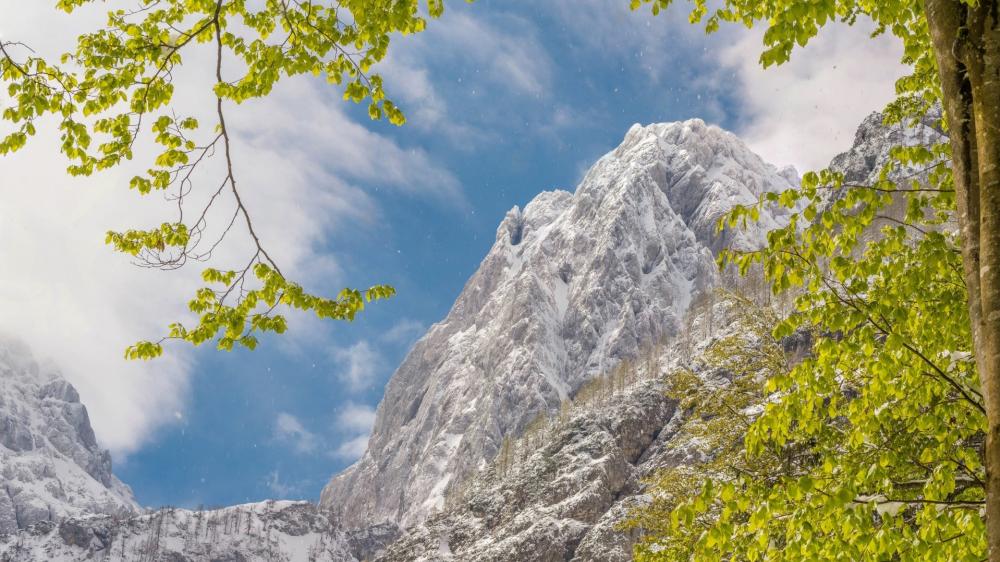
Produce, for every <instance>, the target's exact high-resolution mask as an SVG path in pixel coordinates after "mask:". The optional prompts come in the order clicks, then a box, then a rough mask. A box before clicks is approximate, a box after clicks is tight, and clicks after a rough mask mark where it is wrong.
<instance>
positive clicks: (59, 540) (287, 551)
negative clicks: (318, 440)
mask: <svg viewBox="0 0 1000 562" xmlns="http://www.w3.org/2000/svg"><path fill="white" fill-rule="evenodd" d="M396 536H397V533H396V530H395V529H394V528H386V527H375V528H372V529H368V530H366V531H365V532H364V533H345V532H342V531H340V530H338V529H336V528H335V527H334V526H332V525H331V524H330V522H329V520H328V519H327V517H326V516H325V515H324V514H322V513H321V512H320V511H319V510H318V509H317V508H316V506H315V505H314V504H312V503H309V502H301V501H298V502H297V501H266V502H259V503H251V504H244V505H237V506H232V507H225V508H221V509H215V510H209V511H200V510H186V509H172V508H165V509H160V510H158V511H156V512H153V513H147V514H142V515H137V516H131V517H115V516H108V515H96V516H89V517H82V518H71V519H64V520H63V521H61V522H60V523H51V522H47V521H46V522H42V523H38V524H35V525H33V526H32V527H30V528H29V529H28V530H27V531H25V532H22V533H21V534H20V535H18V536H17V537H16V540H10V541H7V542H0V559H2V560H5V561H8V562H32V561H36V560H51V561H53V562H75V561H79V560H102V561H105V562H117V561H122V562H134V561H149V562H195V561H202V560H208V561H214V562H223V561H225V562H253V561H258V560H267V561H270V562H357V561H358V560H370V559H372V558H373V557H375V556H376V555H378V553H379V552H380V550H381V548H382V547H383V546H384V544H385V543H387V542H390V541H392V540H394V539H395V538H396Z"/></svg>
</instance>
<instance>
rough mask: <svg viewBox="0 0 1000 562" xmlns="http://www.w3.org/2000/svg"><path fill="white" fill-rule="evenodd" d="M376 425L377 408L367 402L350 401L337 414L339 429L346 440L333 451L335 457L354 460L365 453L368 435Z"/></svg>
mask: <svg viewBox="0 0 1000 562" xmlns="http://www.w3.org/2000/svg"><path fill="white" fill-rule="evenodd" d="M374 425H375V410H374V409H372V407H371V406H368V405H365V404H355V403H353V402H348V403H347V404H345V405H344V406H342V407H341V409H340V412H339V413H338V414H337V422H336V426H337V431H339V432H340V433H341V434H342V435H344V441H342V442H341V443H340V445H338V446H337V448H336V449H334V451H333V455H332V456H333V457H335V458H341V459H346V460H349V461H353V460H355V459H357V458H358V457H360V456H361V455H362V454H364V452H365V449H366V448H367V447H368V436H369V435H370V434H371V432H372V427H373V426H374Z"/></svg>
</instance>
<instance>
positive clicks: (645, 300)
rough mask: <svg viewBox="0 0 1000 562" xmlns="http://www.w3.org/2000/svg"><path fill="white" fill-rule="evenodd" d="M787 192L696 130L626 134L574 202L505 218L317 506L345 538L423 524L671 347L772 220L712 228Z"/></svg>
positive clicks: (552, 202) (721, 136)
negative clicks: (539, 418)
mask: <svg viewBox="0 0 1000 562" xmlns="http://www.w3.org/2000/svg"><path fill="white" fill-rule="evenodd" d="M795 180H796V178H795V173H794V170H782V171H778V170H777V169H776V168H775V167H774V166H771V165H769V164H766V163H765V162H763V161H762V160H761V159H760V158H759V157H758V156H756V155H755V154H753V153H752V152H751V151H750V150H748V149H747V148H746V146H745V145H744V144H743V143H742V142H741V141H740V140H739V139H737V138H736V137H735V136H733V135H732V134H730V133H727V132H725V131H722V130H721V129H718V128H716V127H712V126H708V125H706V124H705V123H703V122H702V121H700V120H691V121H686V122H682V123H672V124H660V125H650V126H647V127H640V126H638V125H636V126H634V127H632V129H630V130H629V132H628V134H627V135H626V137H625V140H624V141H623V143H622V144H621V146H619V147H618V148H616V149H615V150H614V151H612V152H611V153H609V154H607V155H606V156H604V157H603V158H601V159H600V160H599V161H598V162H597V163H596V164H595V165H594V166H593V167H592V168H591V169H590V171H589V172H588V173H587V175H586V177H585V178H584V179H583V181H582V182H581V184H580V185H579V186H578V187H577V189H576V192H575V193H569V192H566V191H552V192H545V193H542V194H540V195H538V196H537V197H536V198H535V199H534V200H532V201H531V202H530V203H529V204H528V205H527V206H525V207H524V209H520V208H518V207H515V208H514V209H512V210H511V211H510V212H509V213H508V214H507V216H506V218H505V219H504V220H503V222H502V223H501V224H500V226H499V228H498V229H497V236H496V242H495V243H494V245H493V247H492V249H491V250H490V252H489V254H488V255H487V256H486V258H485V259H484V260H483V262H482V264H481V265H480V268H479V270H478V271H477V272H476V273H475V274H474V275H473V276H472V278H471V279H470V280H469V281H468V283H467V284H466V286H465V288H464V289H463V291H462V293H461V294H460V295H459V297H458V299H457V300H456V302H455V304H454V306H453V307H452V309H451V311H450V312H449V314H448V316H447V318H445V319H444V320H443V321H442V322H440V323H438V324H436V325H434V326H433V327H432V328H431V329H430V331H429V332H428V333H427V334H426V335H425V336H424V337H423V338H422V339H421V340H420V341H419V342H418V343H417V344H416V345H415V346H414V348H413V349H412V351H411V352H410V353H409V355H408V356H407V357H406V359H405V360H404V361H403V363H402V365H401V366H400V367H399V369H398V370H397V371H396V373H395V374H394V375H393V377H392V380H391V381H390V382H389V384H388V386H387V388H386V394H385V397H384V399H383V401H382V403H381V404H380V405H379V408H378V413H377V419H376V423H375V428H374V431H373V433H372V436H371V439H370V441H369V444H368V450H367V451H366V452H365V454H364V456H363V457H362V458H361V459H360V460H359V461H358V462H357V463H356V464H355V465H353V466H352V467H351V468H349V469H348V470H346V471H345V472H344V473H342V474H340V475H338V476H336V477H335V478H334V479H333V480H332V481H331V482H330V483H329V484H328V485H327V487H326V489H325V490H324V491H323V495H322V499H321V505H322V506H323V507H324V509H329V510H331V511H332V512H333V513H334V514H335V515H336V517H337V518H338V520H339V521H341V522H342V523H343V524H345V525H347V526H358V527H361V526H365V525H368V524H372V523H376V522H379V521H390V522H394V523H399V524H401V525H402V526H403V527H408V526H411V525H413V524H415V523H418V522H420V521H422V520H423V519H424V518H425V517H427V515H428V514H430V513H432V512H434V511H435V510H437V509H439V508H440V507H441V506H442V505H443V496H444V492H445V490H446V489H447V488H448V487H450V486H455V485H456V484H458V483H460V482H462V481H464V480H465V479H466V478H468V477H469V475H471V474H473V473H475V472H476V471H477V470H479V469H480V468H481V467H482V466H483V465H484V463H485V462H487V461H488V460H490V459H492V458H493V457H494V456H495V455H496V452H497V450H498V448H499V446H500V443H501V441H502V439H503V436H505V435H509V434H517V433H519V432H520V431H521V430H522V429H523V428H524V427H525V425H526V424H527V423H528V421H529V420H531V419H532V418H534V417H535V416H536V415H537V414H538V413H539V412H543V411H553V410H555V409H556V408H558V406H559V404H560V402H561V401H562V400H563V399H565V398H566V397H567V396H570V395H571V394H572V393H573V392H574V391H575V390H576V389H578V388H579V387H580V385H581V384H582V383H583V382H585V381H586V380H588V379H590V378H592V377H593V376H594V375H596V374H600V373H603V372H604V371H605V370H607V369H608V368H610V367H611V366H613V365H614V364H616V363H617V362H618V361H619V360H620V359H622V358H626V357H634V356H636V355H637V354H638V351H639V349H640V347H641V346H642V345H643V344H645V343H647V342H652V341H658V340H660V339H662V338H663V337H667V336H670V335H673V334H674V333H675V332H676V331H677V329H678V328H679V321H678V319H679V318H680V317H681V316H682V315H683V314H684V312H685V311H686V310H687V307H688V305H689V303H690V302H691V299H692V297H693V295H694V294H695V293H696V292H697V291H699V290H700V289H703V288H706V287H710V286H712V285H713V284H714V283H715V282H716V273H715V264H714V252H715V251H716V250H717V249H718V248H720V247H721V246H722V245H723V244H728V245H734V246H736V247H742V248H748V247H753V246H758V245H760V244H761V243H762V242H763V240H764V235H765V232H766V231H767V230H768V229H770V228H773V227H774V226H775V225H777V224H781V223H782V221H783V220H784V217H782V216H772V215H766V216H764V217H762V221H761V223H760V225H758V226H756V227H754V228H752V229H751V230H749V231H743V232H740V233H738V234H737V233H731V232H728V231H726V232H724V233H723V234H722V235H721V236H717V235H716V234H715V224H716V221H717V219H718V218H719V217H720V216H721V215H722V214H723V213H724V212H725V211H727V210H728V209H730V208H732V206H733V205H736V204H740V203H752V202H755V201H757V198H758V196H759V195H760V194H761V193H763V192H765V191H779V190H784V189H786V188H788V187H790V186H791V185H792V183H793V182H794V181H795Z"/></svg>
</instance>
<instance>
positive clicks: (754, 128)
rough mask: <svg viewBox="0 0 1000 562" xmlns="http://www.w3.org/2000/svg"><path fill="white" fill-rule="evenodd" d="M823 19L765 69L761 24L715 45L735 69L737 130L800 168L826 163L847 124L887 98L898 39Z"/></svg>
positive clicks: (844, 140) (842, 142) (846, 137)
mask: <svg viewBox="0 0 1000 562" xmlns="http://www.w3.org/2000/svg"><path fill="white" fill-rule="evenodd" d="M866 23H867V22H864V23H863V22H859V23H858V24H856V25H855V26H852V27H849V26H846V25H843V24H836V25H830V26H828V27H827V28H826V29H824V30H822V31H821V32H820V35H819V36H818V37H817V38H815V39H813V41H812V42H810V44H809V45H807V46H806V47H805V48H803V49H797V50H796V51H794V52H793V53H792V60H791V61H789V62H787V63H785V64H783V65H781V66H779V67H771V68H768V69H766V70H765V69H764V68H763V67H761V66H760V65H759V64H758V62H757V61H758V56H759V54H760V52H761V51H762V49H763V48H762V46H761V36H762V33H763V32H762V31H761V30H757V31H755V32H752V33H743V34H741V36H740V37H739V38H738V40H737V41H734V42H733V44H732V45H731V46H730V47H729V48H728V49H725V50H723V51H720V52H719V53H718V59H719V62H720V63H721V64H722V65H723V66H725V67H727V68H730V69H732V70H733V71H734V72H735V78H736V80H735V82H736V84H735V87H737V88H738V89H739V95H738V96H736V97H737V98H738V99H739V100H740V102H741V107H739V108H737V114H740V115H742V116H744V117H745V119H747V124H746V125H745V126H744V127H742V128H741V130H739V131H737V132H738V133H739V134H740V135H741V136H742V137H743V138H744V139H745V140H746V141H747V142H748V143H749V144H750V146H751V147H752V148H753V149H754V150H755V151H756V152H758V153H759V154H760V155H761V156H762V157H764V159H765V160H767V161H769V162H772V163H774V164H776V165H778V166H781V165H785V164H793V165H795V166H796V167H797V168H799V170H800V171H803V170H807V169H819V168H823V167H825V166H827V165H828V164H829V163H830V159H831V158H832V157H833V156H835V155H836V154H838V153H840V152H843V151H844V150H846V149H848V148H850V145H851V142H852V141H853V139H854V132H855V130H856V129H857V127H858V125H860V124H861V121H862V120H863V119H864V118H865V117H866V116H867V115H868V114H870V113H871V112H873V111H878V110H881V109H882V108H883V107H884V106H885V104H886V103H887V102H889V101H890V100H892V99H893V97H894V93H895V88H894V83H895V80H896V78H898V77H900V76H902V75H903V74H905V68H904V67H903V66H902V65H901V64H900V62H899V59H900V56H901V54H902V46H901V45H900V43H899V42H898V41H897V40H896V39H895V38H892V37H887V36H882V37H879V38H876V39H871V38H870V37H869V35H870V33H871V26H870V24H867V25H866Z"/></svg>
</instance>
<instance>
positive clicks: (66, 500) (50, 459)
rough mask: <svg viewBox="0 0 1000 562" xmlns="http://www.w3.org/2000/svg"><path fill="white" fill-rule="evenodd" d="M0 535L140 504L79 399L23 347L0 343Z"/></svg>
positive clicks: (128, 510)
mask: <svg viewBox="0 0 1000 562" xmlns="http://www.w3.org/2000/svg"><path fill="white" fill-rule="evenodd" d="M0 481H2V482H0V483H2V485H3V490H0V536H2V535H8V534H11V533H14V532H16V531H18V530H20V529H25V528H28V527H30V526H32V525H34V524H36V523H39V522H45V521H58V520H60V519H64V518H67V517H76V516H81V515H85V514H94V513H108V514H125V513H131V512H135V511H137V510H138V509H139V507H138V505H137V504H136V503H135V499H134V498H133V497H132V491H131V490H130V489H129V488H128V486H125V485H124V484H122V483H121V482H120V481H118V479H117V478H115V477H114V476H113V475H112V474H111V456H110V455H109V454H108V451H106V450H104V449H101V448H100V446H99V445H98V443H97V439H96V438H95V436H94V430H93V428H91V426H90V418H89V417H88V415H87V408H86V407H85V406H84V405H83V404H81V403H80V396H79V395H78V394H77V392H76V389H74V388H73V386H72V385H71V384H69V383H68V382H67V381H66V380H65V379H63V378H62V377H61V376H60V375H59V374H58V372H56V371H54V370H52V369H46V368H44V367H42V366H40V365H39V364H38V363H37V362H36V361H35V360H34V358H33V357H32V356H31V354H30V352H29V351H28V350H27V349H26V348H25V347H24V346H23V345H21V344H19V343H17V342H14V341H10V340H0Z"/></svg>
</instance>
